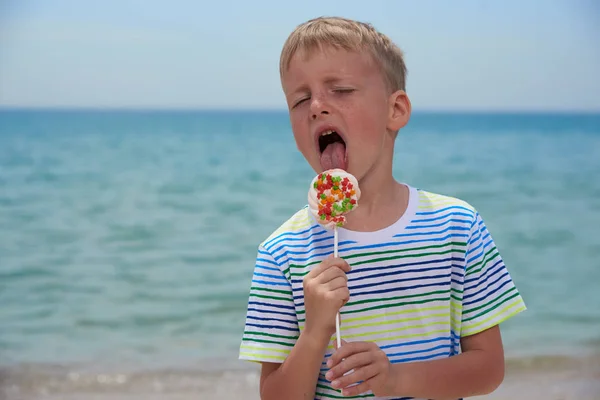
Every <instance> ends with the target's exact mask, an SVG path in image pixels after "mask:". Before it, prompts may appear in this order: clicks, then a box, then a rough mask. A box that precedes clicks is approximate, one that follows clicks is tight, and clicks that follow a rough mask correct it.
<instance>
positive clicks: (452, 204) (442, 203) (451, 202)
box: [419, 200, 473, 211]
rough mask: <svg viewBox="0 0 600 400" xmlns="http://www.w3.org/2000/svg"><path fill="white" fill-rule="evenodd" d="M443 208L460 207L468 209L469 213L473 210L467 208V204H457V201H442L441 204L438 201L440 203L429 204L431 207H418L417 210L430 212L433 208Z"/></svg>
mask: <svg viewBox="0 0 600 400" xmlns="http://www.w3.org/2000/svg"><path fill="white" fill-rule="evenodd" d="M445 206H462V207H465V208H467V209H469V210H470V211H473V209H472V208H471V207H469V206H468V204H464V203H461V202H458V201H451V200H448V201H443V202H442V201H440V202H436V203H434V204H431V205H429V204H427V205H419V209H421V210H431V209H434V208H443V207H445Z"/></svg>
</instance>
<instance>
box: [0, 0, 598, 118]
mask: <svg viewBox="0 0 600 400" xmlns="http://www.w3.org/2000/svg"><path fill="white" fill-rule="evenodd" d="M322 15H329V16H332V15H336V16H343V17H349V18H354V19H358V20H361V21H364V22H370V23H372V24H373V25H374V26H375V27H376V28H377V29H379V30H380V31H382V32H383V33H385V34H387V35H388V36H389V37H390V38H391V39H392V40H393V41H394V42H395V43H396V44H397V45H398V46H399V47H400V48H401V49H402V50H403V51H404V53H405V57H406V63H407V66H408V79H407V93H408V95H409V97H410V99H411V102H412V105H413V109H414V110H509V111H510V110H516V111H518V110H535V111H544V110H560V111H600V78H599V77H600V3H599V2H597V1H596V0H563V1H556V0H530V1H526V2H525V1H514V0H505V1H475V0H473V1H466V0H453V1H443V0H439V1H433V0H431V1H429V0H425V1H407V0H404V1H403V0H395V1H378V0H371V1H368V2H367V1H364V0H362V1H348V0H346V1H325V0H321V1H314V0H303V1H299V2H284V1H260V0H255V1H225V0H221V1H218V2H215V1H209V2H207V1H198V0H170V1H168V2H167V1H154V0H103V1H94V2H92V1H81V0H0V107H68V108H72V107H84V108H87V107H91V108H166V109H172V108H186V109H189V108H192V109H206V108H208V109H219V108H220V109H223V108H228V109H231V108H235V109H240V108H241V109H286V104H285V99H284V96H283V93H282V91H281V84H280V81H279V71H278V68H279V66H278V62H279V55H280V51H281V48H282V45H283V43H284V41H285V39H286V38H287V36H288V35H289V34H290V33H291V31H292V30H293V29H294V28H295V27H296V26H297V25H298V24H300V23H302V22H304V21H306V20H308V19H310V18H314V17H317V16H322Z"/></svg>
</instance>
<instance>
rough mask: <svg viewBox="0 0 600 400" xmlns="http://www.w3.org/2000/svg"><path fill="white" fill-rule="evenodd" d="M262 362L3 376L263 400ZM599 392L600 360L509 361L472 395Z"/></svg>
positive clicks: (33, 387) (69, 392) (104, 390)
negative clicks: (485, 390)
mask: <svg viewBox="0 0 600 400" xmlns="http://www.w3.org/2000/svg"><path fill="white" fill-rule="evenodd" d="M258 377H259V371H258V367H257V366H254V365H252V366H248V365H236V366H230V367H228V368H226V369H223V370H212V371H209V370H202V369H196V370H191V369H187V370H186V369H170V370H156V371H146V372H140V371H138V372H127V371H125V370H123V371H121V372H120V373H115V372H114V371H111V372H102V371H95V372H92V371H82V370H78V369H77V368H63V367H47V368H45V369H41V368H39V369H35V368H34V369H29V368H27V367H22V369H21V370H13V371H11V372H9V373H6V371H4V372H3V374H2V382H3V385H4V392H5V397H3V398H5V399H7V400H17V399H23V400H26V399H30V400H37V399H49V400H59V399H81V400H113V399H114V400H116V399H124V400H141V399H150V400H154V399H156V400H158V399H166V400H193V399H222V400H235V399H244V400H259V398H260V397H259V392H258V390H259V389H258V379H259V378H258ZM599 393H600V358H599V357H597V356H596V357H592V358H581V359H567V358H548V359H532V360H530V361H529V362H528V363H526V362H523V361H518V362H515V361H512V362H511V360H508V363H507V375H506V377H505V380H504V382H503V384H502V385H501V386H500V388H499V389H498V390H497V391H495V392H494V393H492V394H490V395H487V396H477V397H472V398H473V399H491V400H493V399H498V400H500V399H515V400H521V399H522V400H525V399H527V400H530V399H546V400H569V399H578V400H588V399H589V400H593V399H598V394H599Z"/></svg>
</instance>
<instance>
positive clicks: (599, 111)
mask: <svg viewBox="0 0 600 400" xmlns="http://www.w3.org/2000/svg"><path fill="white" fill-rule="evenodd" d="M0 111H92V112H217V113H218V112H273V113H288V112H289V110H288V109H286V108H282V107H235V106H233V107H223V106H220V107H191V106H190V107H185V106H181V107H173V106H156V107H141V106H16V105H15V106H10V105H0ZM411 113H414V114H591V115H594V114H600V109H585V108H582V109H577V108H573V109H570V108H525V107H522V108H489V109H488V108H433V107H432V108H428V107H424V108H413V109H412V112H411Z"/></svg>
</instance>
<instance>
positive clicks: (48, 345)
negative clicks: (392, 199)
mask: <svg viewBox="0 0 600 400" xmlns="http://www.w3.org/2000/svg"><path fill="white" fill-rule="evenodd" d="M395 150H396V153H395V158H394V174H395V176H396V178H397V179H398V180H399V181H402V182H405V183H408V184H410V185H412V186H415V187H418V188H421V189H425V190H428V191H432V192H436V193H440V194H444V195H449V196H455V197H458V198H460V199H462V200H465V201H467V202H469V203H470V204H472V205H473V206H474V207H475V208H477V210H478V211H479V212H480V214H481V215H482V216H483V219H484V221H485V222H486V224H487V226H488V228H489V230H490V232H491V234H492V236H493V238H494V239H495V241H496V244H497V246H498V249H499V250H500V253H501V254H502V256H503V257H504V260H505V263H506V265H507V267H508V269H509V271H510V273H511V275H512V277H513V279H514V281H515V284H516V285H517V288H518V289H519V290H520V292H521V294H522V296H523V298H524V300H525V302H526V305H527V307H528V310H527V311H526V312H525V313H522V314H520V315H518V316H516V317H514V318H512V319H510V320H509V321H507V322H506V323H505V324H503V325H502V327H501V329H502V334H503V339H504V346H505V351H506V355H507V359H509V363H514V365H517V364H518V365H522V366H529V367H531V368H539V367H540V365H542V366H550V367H551V366H552V365H554V363H560V362H566V361H565V360H572V359H575V358H578V357H584V358H585V357H588V358H589V357H599V356H598V355H599V354H600V290H599V289H600V114H593V113H580V114H575V113H525V112H522V113H500V112H497V113H483V112H473V113H467V112H464V113H458V112H424V111H423V112H415V113H414V114H413V115H412V117H411V120H410V122H409V124H408V125H407V127H406V128H404V129H403V130H401V132H400V134H399V136H398V139H397V141H396V144H395ZM314 174H315V173H314V171H313V170H312V169H311V168H310V167H309V165H308V164H307V163H306V161H305V160H304V159H303V157H302V155H301V154H300V153H299V152H298V151H297V148H296V145H295V142H294V139H293V136H292V132H291V127H290V123H289V119H288V115H287V113H286V112H285V111H278V110H274V111H250V110H243V111H239V110H206V111H195V110H194V111H191V110H181V111H177V110H163V111H161V110H34V109H4V110H2V111H0V305H1V307H0V398H2V395H4V396H5V398H9V399H17V398H19V399H21V398H23V399H25V398H51V396H55V398H57V399H59V398H60V399H66V398H69V399H70V398H73V399H75V398H83V397H78V396H79V395H78V394H81V393H87V394H88V395H97V397H93V398H94V399H96V398H98V399H100V398H102V397H99V396H100V394H102V393H113V394H114V393H138V392H139V391H141V392H139V393H146V392H144V390H146V391H148V390H150V391H151V392H152V393H154V394H156V393H168V392H169V391H174V390H179V391H182V390H183V391H185V390H189V391H200V392H201V391H202V388H203V387H204V388H206V387H208V386H212V387H214V385H221V386H219V387H220V389H219V390H220V393H221V395H226V394H227V393H228V391H229V390H234V389H233V388H234V387H236V386H235V385H238V386H237V387H241V386H240V385H242V386H243V385H246V386H243V387H245V389H243V390H246V391H247V390H250V391H252V390H256V387H257V386H256V385H257V383H256V379H255V378H256V374H255V369H253V368H254V366H252V365H248V364H247V363H245V362H242V361H238V359H237V355H238V348H239V344H240V340H241V337H242V331H243V325H244V317H245V311H246V302H247V296H248V292H249V287H250V280H251V276H252V273H253V267H254V260H255V257H256V251H257V246H258V244H259V243H260V242H261V241H262V240H264V239H265V238H266V237H267V236H268V235H269V234H270V233H271V232H272V231H273V230H275V229H276V228H277V227H278V226H279V225H280V224H281V223H283V222H284V221H285V220H286V219H287V218H289V217H290V216H291V215H292V214H293V213H294V212H295V211H297V210H298V209H299V208H301V207H303V206H304V205H305V204H306V202H307V192H308V187H309V183H310V181H311V179H312V178H313V176H314ZM232 374H233V375H232ZM235 374H237V375H235ZM240 382H241V383H240ZM202 385H204V386H202ZM136 391H138V392H136ZM148 393H150V392H148ZM48 396H50V397H48ZM115 398H125V397H119V396H117V397H115ZM148 398H149V397H148ZM201 398H202V397H201ZM206 398H208V397H206ZM210 398H213V397H210ZM214 398H217V397H214ZM221 398H225V397H221ZM239 398H244V397H239ZM247 398H250V397H247ZM252 398H255V397H252Z"/></svg>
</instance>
